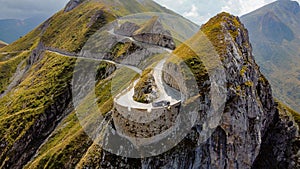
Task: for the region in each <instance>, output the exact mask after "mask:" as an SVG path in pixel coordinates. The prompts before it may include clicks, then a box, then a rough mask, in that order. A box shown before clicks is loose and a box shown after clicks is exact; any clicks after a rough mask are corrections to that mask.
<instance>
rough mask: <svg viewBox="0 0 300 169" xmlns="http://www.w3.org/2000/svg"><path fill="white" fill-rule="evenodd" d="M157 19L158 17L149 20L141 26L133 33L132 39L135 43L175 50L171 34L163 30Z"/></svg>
mask: <svg viewBox="0 0 300 169" xmlns="http://www.w3.org/2000/svg"><path fill="white" fill-rule="evenodd" d="M158 19H159V18H158V17H153V18H152V19H150V20H149V21H148V22H147V23H145V24H144V25H142V26H141V28H140V29H138V30H137V31H135V32H134V34H133V36H132V37H133V38H134V39H135V40H136V41H140V42H145V43H149V44H154V45H158V46H162V47H166V48H169V49H172V50H173V49H175V48H176V45H175V42H174V40H173V38H172V35H171V32H170V31H168V30H165V29H164V27H163V25H162V24H161V23H160V22H159V20H158Z"/></svg>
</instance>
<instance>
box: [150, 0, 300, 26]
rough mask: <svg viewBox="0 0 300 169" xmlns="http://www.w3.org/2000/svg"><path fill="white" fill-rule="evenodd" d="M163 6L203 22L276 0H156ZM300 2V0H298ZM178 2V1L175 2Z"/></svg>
mask: <svg viewBox="0 0 300 169" xmlns="http://www.w3.org/2000/svg"><path fill="white" fill-rule="evenodd" d="M155 1H156V2H158V3H160V4H162V5H163V6H165V7H167V8H169V9H171V10H174V11H176V12H177V13H179V14H183V15H184V16H185V17H187V18H188V19H190V20H192V21H194V22H196V23H198V24H202V23H204V22H206V21H207V20H208V19H209V18H211V17H213V16H215V15H216V14H217V13H220V12H223V11H224V12H229V13H231V14H234V15H237V16H241V15H244V14H247V13H249V12H251V11H254V10H255V9H258V8H260V7H262V6H264V5H266V4H268V3H271V2H274V1H275V0H178V1H174V0H155ZM297 1H298V2H299V3H300V0H297ZM174 2H176V3H174Z"/></svg>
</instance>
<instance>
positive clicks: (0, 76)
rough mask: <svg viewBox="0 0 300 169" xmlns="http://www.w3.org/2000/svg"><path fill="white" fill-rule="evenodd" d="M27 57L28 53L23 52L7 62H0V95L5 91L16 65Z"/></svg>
mask: <svg viewBox="0 0 300 169" xmlns="http://www.w3.org/2000/svg"><path fill="white" fill-rule="evenodd" d="M28 56H29V52H23V53H21V54H19V55H17V56H16V57H14V58H12V59H10V60H8V61H4V62H0V93H3V92H4V91H5V89H6V87H7V86H8V85H9V83H10V78H11V77H12V76H13V74H14V73H15V72H16V69H17V67H18V65H19V64H20V63H21V62H22V60H24V59H25V58H27V57H28Z"/></svg>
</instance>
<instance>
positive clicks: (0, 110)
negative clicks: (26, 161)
mask: <svg viewBox="0 0 300 169" xmlns="http://www.w3.org/2000/svg"><path fill="white" fill-rule="evenodd" d="M74 61H75V59H70V58H65V57H61V56H59V55H55V54H52V53H46V54H45V56H44V58H43V59H42V60H41V61H40V62H39V63H37V64H36V65H34V66H33V67H32V68H31V69H30V71H29V72H28V75H27V77H26V79H24V80H23V81H22V83H21V84H19V86H18V88H17V90H13V91H11V92H9V93H8V94H7V95H6V96H4V97H3V98H2V99H0V117H1V118H0V128H1V131H0V138H1V141H5V142H7V143H8V145H7V147H6V149H5V150H4V151H3V153H2V154H1V157H0V158H3V156H5V154H6V153H7V151H9V150H10V148H11V146H12V145H13V144H14V143H15V142H17V141H18V140H19V139H21V138H22V137H23V136H24V135H25V134H26V132H27V130H28V129H29V128H30V127H32V125H33V124H34V123H35V121H36V120H37V118H38V117H39V115H40V114H42V113H44V111H45V109H47V108H48V107H49V106H50V105H52V104H53V103H54V102H55V101H56V99H57V98H58V97H59V96H61V95H62V94H64V91H65V90H66V89H67V88H68V87H69V84H70V80H71V77H72V73H73V64H74Z"/></svg>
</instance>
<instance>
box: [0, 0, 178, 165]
mask: <svg viewBox="0 0 300 169" xmlns="http://www.w3.org/2000/svg"><path fill="white" fill-rule="evenodd" d="M145 3H147V4H148V6H143V5H142V4H141V3H139V2H137V1H135V0H128V1H126V2H125V1H119V0H114V1H111V0H109V1H108V0H103V1H89V0H86V1H84V2H82V3H81V4H79V6H77V7H76V8H74V9H72V10H71V11H68V12H64V11H60V12H58V13H57V14H55V15H54V16H53V17H51V18H50V19H48V20H47V21H46V22H44V23H43V24H41V25H40V26H39V27H37V28H36V29H34V30H33V31H31V32H30V33H29V34H27V35H25V36H23V37H22V38H20V39H18V40H17V41H16V42H14V43H12V44H10V45H8V46H6V47H4V48H2V49H1V50H0V77H1V79H0V85H1V86H0V92H1V93H5V95H3V96H1V95H0V129H1V130H0V145H1V146H0V168H3V167H4V168H7V167H8V168H11V167H12V168H21V166H23V165H25V164H26V163H27V162H29V161H30V159H31V158H32V156H33V155H34V154H35V153H36V152H37V154H38V155H39V156H38V157H37V158H36V159H34V161H31V162H30V163H29V164H28V165H27V166H28V167H29V168H39V167H41V166H47V167H49V168H57V167H59V166H60V167H62V166H64V165H65V166H64V167H65V168H74V167H75V165H76V164H77V163H78V162H79V161H80V160H83V159H82V158H83V155H84V154H85V153H86V151H87V150H88V148H89V146H91V143H92V142H91V141H90V140H89V138H88V137H87V136H86V135H85V134H84V132H83V130H82V128H81V126H80V124H79V123H78V120H77V118H76V116H75V113H72V105H71V87H70V85H71V79H72V74H73V68H74V64H75V61H76V59H74V58H70V57H66V56H62V55H58V54H55V53H51V52H49V51H46V50H45V49H46V48H57V49H60V50H62V51H66V52H73V53H76V52H79V51H80V50H81V48H82V47H83V45H84V44H85V43H86V41H87V40H88V38H89V37H90V36H92V35H93V33H95V32H96V31H97V30H98V29H99V28H101V27H102V26H103V25H105V24H106V23H109V22H111V21H113V20H114V19H116V18H118V17H121V16H125V15H128V14H133V13H141V12H167V13H172V14H173V12H171V11H169V10H167V9H165V8H162V7H160V6H159V5H157V4H156V3H154V2H151V1H145ZM149 4H153V6H151V5H149ZM101 67H102V68H104V70H105V69H106V68H108V65H104V66H101ZM101 67H100V68H101ZM100 68H99V69H100ZM23 70H24V71H23ZM100 72H101V71H100ZM19 75H21V78H19V79H17V80H16V83H17V84H16V85H15V86H11V85H10V84H11V83H12V82H13V81H14V80H15V79H16V78H15V77H19ZM121 82H123V80H121ZM99 84H100V87H101V88H102V87H103V85H105V86H106V88H104V89H103V88H102V89H103V90H99V93H98V96H99V97H98V98H99V100H98V102H99V104H101V107H102V108H103V112H107V111H108V110H110V109H111V108H112V99H111V96H110V83H107V82H106V81H101V82H99ZM57 126H58V127H57ZM54 129H55V131H54V133H52V131H53V130H54ZM51 133H52V134H51ZM50 134H51V136H50V138H49V139H48V140H47V141H46V142H45V144H43V146H42V147H41V148H40V149H39V150H38V148H39V147H40V146H41V144H42V143H43V142H44V141H45V139H47V137H48V136H49V135H50ZM37 150H38V151H37ZM75 150H76V152H74V151H75ZM77 150H78V151H77ZM70 157H71V159H72V160H71V161H70ZM83 161H85V160H83ZM66 164H67V165H66Z"/></svg>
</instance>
